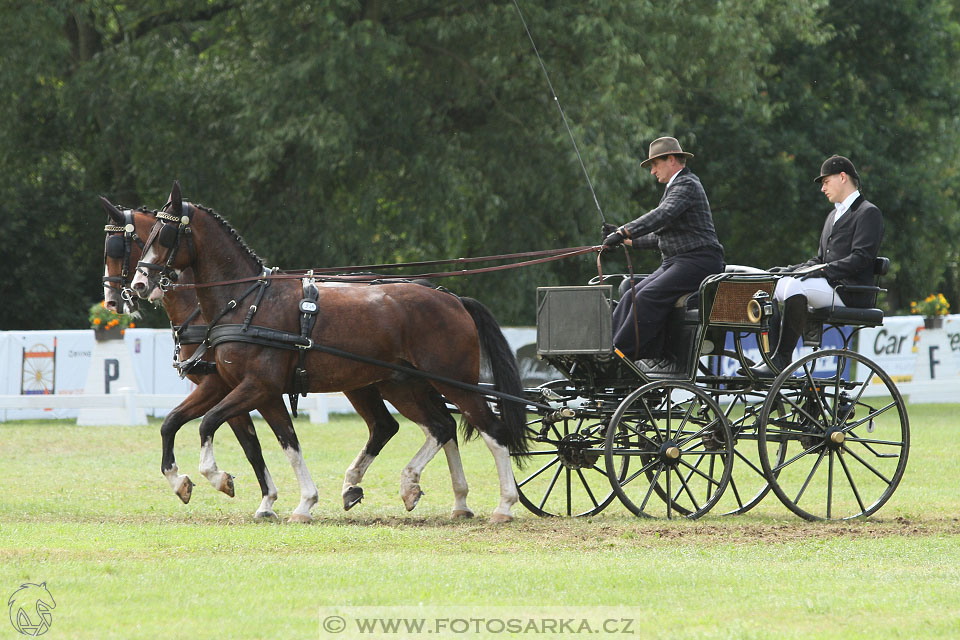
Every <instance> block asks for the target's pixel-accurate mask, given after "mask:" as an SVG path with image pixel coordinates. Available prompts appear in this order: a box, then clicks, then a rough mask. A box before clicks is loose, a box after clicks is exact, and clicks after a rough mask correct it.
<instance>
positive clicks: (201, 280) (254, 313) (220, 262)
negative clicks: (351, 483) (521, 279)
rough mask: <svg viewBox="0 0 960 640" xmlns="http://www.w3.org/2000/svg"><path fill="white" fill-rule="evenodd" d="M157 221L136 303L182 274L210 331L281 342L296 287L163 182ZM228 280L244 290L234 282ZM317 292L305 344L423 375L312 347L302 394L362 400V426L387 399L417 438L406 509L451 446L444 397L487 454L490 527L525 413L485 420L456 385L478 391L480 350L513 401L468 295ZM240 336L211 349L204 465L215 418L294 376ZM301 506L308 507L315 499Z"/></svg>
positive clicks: (407, 475) (286, 357)
mask: <svg viewBox="0 0 960 640" xmlns="http://www.w3.org/2000/svg"><path fill="white" fill-rule="evenodd" d="M157 216H158V219H157V221H156V223H155V224H154V227H153V229H152V230H151V232H150V235H149V236H148V238H147V241H146V245H145V247H144V249H143V259H142V261H141V262H140V264H139V265H138V268H137V271H136V274H135V276H134V278H133V281H132V283H131V286H132V288H133V289H134V291H135V292H136V293H137V295H138V296H140V297H141V298H144V299H156V298H158V297H160V296H161V295H162V290H161V289H160V288H159V287H158V284H159V282H160V280H161V279H162V278H170V279H177V278H178V277H179V276H180V274H181V273H182V272H183V271H184V270H185V269H187V268H192V269H193V272H194V278H195V282H196V285H197V297H198V299H199V301H200V308H201V309H202V312H203V315H204V316H205V317H206V318H208V319H211V318H215V319H216V320H215V324H220V323H222V325H223V326H224V327H225V328H232V327H241V326H243V323H244V322H245V321H246V322H247V323H248V324H249V322H250V321H251V320H253V321H255V324H256V326H258V327H261V328H266V329H268V330H271V329H272V330H274V331H275V332H278V333H284V334H286V335H291V334H296V333H297V332H298V331H299V328H300V322H299V320H300V302H301V300H302V299H303V290H302V286H301V283H300V281H299V280H284V279H270V278H269V270H266V269H265V267H264V263H263V261H262V260H261V259H260V258H259V257H258V256H257V255H256V254H255V253H254V252H253V251H252V250H251V249H250V248H249V247H248V246H247V245H246V243H245V242H244V241H243V240H242V238H240V236H239V234H238V233H237V232H236V231H235V230H234V229H233V228H232V227H231V226H230V224H229V223H228V222H227V221H226V220H225V219H224V218H223V217H222V216H220V215H219V214H217V213H216V212H214V211H212V210H210V209H207V208H205V207H202V206H200V205H195V204H191V203H189V202H185V201H183V200H182V197H181V193H180V185H179V183H174V186H173V189H172V191H171V193H170V198H169V201H168V203H167V204H166V205H165V206H164V207H163V209H162V210H161V211H160V212H159V213H158V214H157ZM251 278H254V279H259V280H260V281H262V283H263V284H262V285H261V286H260V287H259V293H258V294H257V299H256V300H255V302H254V304H251V305H249V307H246V301H245V300H243V299H244V298H245V297H246V295H247V294H248V293H249V292H250V291H252V289H250V288H249V287H247V284H248V282H249V280H250V279H251ZM237 280H240V281H243V282H234V281H237ZM207 285H211V286H207ZM318 289H319V295H318V298H317V300H316V305H317V308H318V309H319V312H318V314H317V315H318V319H317V321H316V323H315V325H314V326H313V329H312V331H311V333H310V334H309V336H308V338H309V344H311V345H313V344H317V345H325V346H327V347H332V348H336V349H340V350H342V351H344V352H348V353H350V354H354V355H356V356H360V357H362V358H367V359H372V360H373V361H374V362H379V363H385V364H390V365H400V366H403V367H412V368H414V369H416V370H418V371H420V372H423V373H424V374H427V375H429V376H434V377H429V378H421V377H419V376H413V375H410V374H404V373H398V372H397V370H396V369H391V368H388V367H383V366H378V365H377V364H372V363H370V362H358V361H356V360H352V359H348V358H344V357H342V356H337V355H332V354H329V353H324V352H321V351H319V350H313V349H304V353H303V354H302V356H303V369H304V370H305V371H306V373H307V376H306V378H307V381H306V387H305V389H306V390H307V391H309V392H313V393H323V392H332V391H343V392H345V393H351V394H361V395H363V396H365V397H366V399H367V400H368V401H369V406H377V407H378V409H377V413H378V414H379V415H370V416H368V415H364V414H363V413H361V415H362V416H363V417H364V419H366V420H367V421H368V424H369V422H370V419H371V418H372V419H373V420H374V421H375V422H376V421H377V420H385V419H386V418H387V417H389V413H388V412H387V411H386V407H385V406H384V405H383V401H384V400H387V401H389V402H390V403H391V404H393V406H394V407H396V409H397V410H398V411H399V412H400V413H401V414H403V415H404V416H405V417H407V418H408V419H410V420H411V421H412V422H414V423H416V424H417V425H419V426H420V427H421V428H422V429H423V430H424V433H425V434H426V436H427V441H426V442H425V443H424V445H423V447H421V449H420V451H419V452H418V453H417V454H416V455H415V456H414V458H413V459H412V460H411V461H410V463H409V464H408V465H407V467H406V468H405V469H404V470H403V472H402V473H401V497H402V498H403V501H404V505H405V506H406V508H407V510H411V509H413V508H414V507H415V506H416V504H417V502H418V501H419V499H420V496H421V495H422V491H421V489H420V486H419V481H420V474H421V472H422V470H423V468H424V466H425V465H426V464H427V462H429V461H430V460H431V459H432V458H433V457H434V456H435V455H436V453H437V452H438V451H439V450H440V449H441V448H443V447H446V446H448V445H449V444H450V443H451V442H455V437H456V422H455V421H454V420H453V417H452V416H451V415H450V412H449V410H448V409H447V408H446V404H445V399H446V400H447V401H449V402H451V403H452V404H454V405H455V406H456V407H457V408H458V409H459V411H460V413H461V415H462V416H463V420H462V421H461V425H462V427H463V428H464V431H465V433H466V435H467V437H468V438H469V437H470V436H472V435H474V434H476V433H479V434H480V437H481V438H482V439H483V440H484V442H485V443H486V445H487V447H488V448H489V449H490V452H491V453H492V455H493V458H494V462H495V464H496V468H497V474H498V477H499V481H500V501H499V503H498V505H497V507H496V508H495V509H494V511H493V512H492V514H491V516H490V520H491V521H492V522H509V521H511V520H513V513H512V507H513V505H514V504H516V502H517V499H518V493H517V487H516V482H515V481H514V478H513V471H512V468H511V453H513V454H516V455H518V456H521V457H522V456H523V455H524V454H526V453H527V451H528V443H527V439H526V438H527V431H526V429H525V422H526V411H525V408H524V406H523V405H522V404H521V403H518V402H512V401H505V400H500V402H499V415H496V414H494V412H493V411H492V410H491V408H490V406H489V405H488V404H487V401H486V400H485V398H484V397H483V396H482V395H481V394H480V393H478V392H475V391H467V390H465V389H464V388H462V386H459V385H458V384H456V383H460V384H468V385H476V384H477V382H478V380H479V370H480V359H481V353H483V354H485V355H486V357H487V359H488V361H489V364H490V367H491V370H492V373H493V378H494V386H495V388H496V389H498V390H499V391H501V392H504V393H507V394H511V395H514V396H521V395H522V393H523V388H522V385H521V383H520V375H519V371H518V366H517V362H516V358H515V357H514V355H513V352H512V351H511V350H510V348H509V345H508V344H507V342H506V339H505V338H504V336H503V332H502V331H501V330H500V327H499V325H498V324H497V323H496V320H495V319H494V317H493V315H492V314H491V313H490V312H489V310H487V309H486V307H484V306H483V305H482V304H480V303H479V302H477V301H476V300H473V299H471V298H460V297H457V296H455V295H453V294H451V293H448V292H445V291H441V290H437V289H432V288H428V287H424V286H421V285H418V284H413V283H390V284H376V285H373V284H370V285H363V286H358V285H356V284H345V283H338V282H323V283H319V284H318ZM247 318H250V320H247ZM241 340H243V338H242V337H240V338H239V339H237V340H232V341H225V342H222V343H219V344H218V346H217V348H216V356H215V357H216V362H217V369H218V371H219V372H220V375H221V376H222V377H223V378H224V379H225V380H226V381H227V383H228V384H229V385H230V386H231V387H233V390H232V391H231V392H230V393H229V394H228V395H227V396H226V397H225V398H224V399H223V400H222V401H220V402H219V403H218V404H217V405H216V406H214V407H213V408H212V409H210V410H209V411H207V413H206V415H205V416H204V417H203V420H202V421H201V423H200V437H201V443H202V446H203V449H204V455H209V457H210V459H211V460H212V457H213V453H212V452H213V435H214V433H215V431H216V428H217V427H218V426H219V425H220V424H221V423H222V422H223V421H224V420H226V419H228V418H230V417H233V416H235V415H238V414H240V413H243V412H246V411H249V410H251V409H252V408H254V407H258V408H260V411H261V414H262V413H263V408H262V407H263V406H265V405H269V404H270V403H278V404H279V406H280V407H283V404H282V401H281V400H280V397H281V395H282V394H283V393H289V392H291V390H292V389H295V388H296V387H294V386H293V379H294V372H295V370H296V369H297V368H298V358H300V356H301V354H299V353H297V351H298V349H296V348H294V349H292V350H291V349H289V348H279V345H278V346H274V345H270V346H266V345H264V344H262V343H260V344H257V343H255V342H248V341H241ZM443 379H446V380H450V381H453V383H447V382H444V381H443ZM265 417H267V416H266V415H265ZM267 419H268V420H271V419H275V420H277V421H280V420H284V421H285V422H286V425H287V426H288V428H289V431H290V433H291V434H293V433H294V432H293V424H292V421H291V420H290V418H289V415H287V413H286V410H285V408H284V410H283V411H282V413H281V412H280V411H276V412H274V413H273V415H272V416H270V417H267ZM390 420H393V419H392V417H390ZM393 423H394V424H395V421H393ZM395 429H396V427H394V430H395ZM283 444H284V448H285V450H286V451H287V452H288V455H290V454H291V452H293V451H296V452H297V453H299V444H298V443H297V441H296V439H295V434H294V435H293V437H292V439H291V440H289V441H287V442H285V443H283ZM361 455H362V456H363V455H364V454H363V453H361ZM371 461H372V457H369V456H367V457H365V459H364V460H359V459H358V463H355V464H357V467H358V468H360V469H361V470H363V469H365V468H366V466H368V465H369V463H370V462H371ZM464 488H465V487H464ZM309 498H310V497H309V496H304V495H303V494H301V506H299V507H298V508H297V510H296V511H295V512H294V514H293V515H292V516H291V519H299V518H305V519H307V520H309V517H310V516H309V507H312V503H310V504H309V505H308V506H306V507H305V505H306V504H307V503H308V502H310V500H309ZM312 500H313V502H315V501H316V493H315V491H314V495H313V497H312Z"/></svg>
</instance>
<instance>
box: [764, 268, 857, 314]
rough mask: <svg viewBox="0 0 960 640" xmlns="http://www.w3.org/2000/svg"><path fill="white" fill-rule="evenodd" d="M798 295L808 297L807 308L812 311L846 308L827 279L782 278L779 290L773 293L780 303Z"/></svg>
mask: <svg viewBox="0 0 960 640" xmlns="http://www.w3.org/2000/svg"><path fill="white" fill-rule="evenodd" d="M796 295H804V296H806V297H807V306H808V307H810V308H811V309H821V308H823V307H831V306H836V307H845V306H847V305H845V304H843V300H841V299H840V296H839V294H837V292H836V291H834V290H833V287H831V286H830V283H829V282H827V279H826V278H807V279H806V280H800V279H799V278H791V277H789V276H786V277H783V278H780V280H779V281H777V288H776V290H775V291H774V292H773V297H774V299H775V300H777V301H778V302H783V301H784V300H786V299H787V298H790V297H791V296H796Z"/></svg>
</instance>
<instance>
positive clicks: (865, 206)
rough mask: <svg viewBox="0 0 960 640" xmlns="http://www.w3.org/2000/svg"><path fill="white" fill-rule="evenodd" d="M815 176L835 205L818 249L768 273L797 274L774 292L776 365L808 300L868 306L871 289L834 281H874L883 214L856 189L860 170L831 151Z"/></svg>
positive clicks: (769, 372)
mask: <svg viewBox="0 0 960 640" xmlns="http://www.w3.org/2000/svg"><path fill="white" fill-rule="evenodd" d="M814 181H815V182H819V183H820V191H821V192H823V195H825V196H826V197H827V200H829V201H830V202H832V203H833V205H834V208H833V209H832V210H831V212H830V214H829V215H828V216H827V219H826V221H825V222H824V224H823V231H822V232H821V234H820V251H819V253H818V254H817V256H816V257H815V258H810V259H809V260H807V261H806V262H801V263H800V264H795V265H791V266H788V267H773V268H771V269H769V271H771V272H772V273H788V274H793V273H795V274H796V275H790V276H787V277H783V278H780V280H779V281H778V282H777V288H776V290H775V291H774V294H773V297H774V299H775V300H776V301H777V302H778V303H781V304H782V305H783V313H782V320H780V321H779V323H776V322H775V323H773V324H774V326H773V327H772V331H776V330H777V329H779V338H778V339H777V347H776V348H775V349H774V355H773V357H772V361H773V364H774V365H775V366H776V368H777V369H778V370H779V369H783V368H784V367H785V366H786V365H788V364H789V363H790V361H791V360H792V359H793V358H792V356H793V349H794V347H795V346H796V344H797V340H798V339H799V338H800V336H801V335H802V334H803V328H804V324H805V322H806V317H807V310H808V306H809V307H813V308H815V309H816V308H821V307H830V306H835V307H848V306H849V307H867V306H870V304H872V302H873V294H871V293H863V292H855V291H849V290H844V289H843V287H839V288H838V285H856V286H862V285H871V284H873V278H874V273H873V269H874V263H875V262H876V259H877V255H878V254H879V252H880V242H881V241H882V240H883V214H881V213H880V209H878V208H877V207H876V205H874V204H873V203H872V202H870V201H868V200H866V199H865V198H864V197H863V196H862V195H860V174H858V173H857V170H856V168H855V167H854V166H853V163H852V162H851V161H850V160H849V158H845V157H843V156H836V155H835V156H830V157H829V158H827V159H826V160H825V161H824V163H823V165H822V166H821V167H820V175H819V176H817V177H816V178H814ZM778 311H779V309H778ZM751 370H752V371H753V373H754V374H756V375H759V376H766V377H771V376H774V375H776V373H777V372H776V371H775V370H773V369H771V368H770V367H768V366H767V365H766V364H764V365H761V366H759V367H754V368H753V369H751Z"/></svg>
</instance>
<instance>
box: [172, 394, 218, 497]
mask: <svg viewBox="0 0 960 640" xmlns="http://www.w3.org/2000/svg"><path fill="white" fill-rule="evenodd" d="M224 395H226V393H225V389H224V388H223V386H222V384H219V379H215V378H212V377H204V378H202V379H200V380H199V382H198V384H197V388H196V389H194V390H193V391H191V392H190V395H188V396H187V397H186V398H184V400H183V402H181V403H180V404H178V405H177V406H176V407H174V408H173V409H172V410H171V411H170V413H168V414H167V417H166V418H164V419H163V424H162V425H161V426H160V442H161V447H162V458H161V461H160V471H161V473H163V475H164V476H166V478H167V481H168V482H169V483H170V487H171V488H172V489H173V492H174V493H175V494H177V497H179V498H180V500H181V501H182V502H183V503H184V504H187V503H188V502H190V496H191V495H192V494H193V486H194V485H193V482H192V481H191V480H190V478H189V477H188V476H186V475H181V474H180V473H179V469H178V468H177V460H176V456H175V455H174V452H173V443H174V439H175V438H176V435H177V432H178V431H179V430H180V427H182V426H183V425H184V424H186V423H187V422H189V421H191V420H193V419H195V418H199V417H200V416H202V415H203V414H204V413H206V412H207V411H208V410H209V409H210V408H211V407H212V406H213V405H215V404H216V403H217V402H218V401H220V400H221V399H222V398H223V396H224Z"/></svg>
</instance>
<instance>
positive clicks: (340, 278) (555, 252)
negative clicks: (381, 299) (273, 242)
mask: <svg viewBox="0 0 960 640" xmlns="http://www.w3.org/2000/svg"><path fill="white" fill-rule="evenodd" d="M594 251H600V247H599V246H586V245H585V246H580V247H568V248H565V249H546V250H543V251H529V252H526V253H511V254H504V255H499V256H483V257H475V258H452V259H449V260H433V261H430V262H400V263H396V264H383V265H359V266H352V267H324V268H322V269H313V270H312V271H313V273H314V274H316V273H318V272H324V273H330V272H334V271H343V270H345V269H370V268H378V267H409V266H423V265H432V264H466V263H471V262H482V261H489V260H503V259H507V258H518V257H520V258H525V257H533V256H543V257H537V258H534V259H533V260H521V261H519V262H512V263H509V264H502V265H496V266H493V267H481V268H479V269H460V270H457V271H436V272H433V273H417V274H407V275H385V274H354V275H329V276H325V277H323V278H317V279H318V280H320V281H323V282H359V283H363V282H368V283H369V282H376V281H379V280H383V279H384V278H403V279H411V278H452V277H456V276H466V275H474V274H477V273H489V272H492V271H503V270H506V269H517V268H520V267H528V266H532V265H535V264H541V263H545V262H553V261H555V260H564V259H566V258H572V257H574V256H579V255H583V254H585V253H592V252H594ZM306 273H308V271H306V270H297V271H283V272H279V273H271V274H269V275H266V276H264V275H262V274H261V275H258V276H249V277H246V278H237V279H235V280H219V281H216V282H204V283H194V284H175V283H171V284H169V285H167V287H166V288H168V289H201V288H206V287H219V286H227V285H231V284H240V283H243V282H254V281H258V280H262V279H263V278H267V279H270V280H294V279H300V278H302V277H303V276H304V275H305V274H306Z"/></svg>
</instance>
